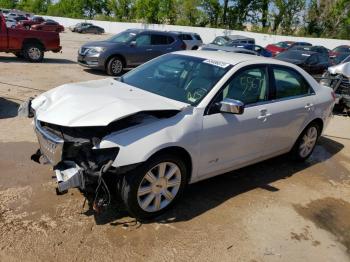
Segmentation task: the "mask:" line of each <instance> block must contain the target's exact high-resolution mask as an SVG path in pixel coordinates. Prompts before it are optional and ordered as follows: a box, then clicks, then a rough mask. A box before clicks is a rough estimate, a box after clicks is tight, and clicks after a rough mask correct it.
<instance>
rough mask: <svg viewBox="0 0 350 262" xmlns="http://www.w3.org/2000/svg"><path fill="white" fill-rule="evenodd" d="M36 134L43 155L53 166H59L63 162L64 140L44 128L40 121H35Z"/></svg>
mask: <svg viewBox="0 0 350 262" xmlns="http://www.w3.org/2000/svg"><path fill="white" fill-rule="evenodd" d="M35 133H36V135H37V137H38V142H39V145H40V151H41V153H42V154H43V155H44V156H45V157H46V159H47V160H48V161H49V162H50V163H51V164H52V165H54V166H55V165H57V164H58V163H59V162H60V161H61V160H62V152H63V144H64V141H63V139H62V138H61V137H59V136H57V135H56V134H54V133H52V132H49V131H48V130H47V129H45V128H43V127H42V126H41V124H40V122H39V121H38V120H35Z"/></svg>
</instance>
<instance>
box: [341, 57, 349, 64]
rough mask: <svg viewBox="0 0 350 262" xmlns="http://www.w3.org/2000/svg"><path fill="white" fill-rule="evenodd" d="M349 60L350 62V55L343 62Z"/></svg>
mask: <svg viewBox="0 0 350 262" xmlns="http://www.w3.org/2000/svg"><path fill="white" fill-rule="evenodd" d="M347 62H350V55H349V56H348V57H347V58H345V59H344V60H343V61H342V63H347Z"/></svg>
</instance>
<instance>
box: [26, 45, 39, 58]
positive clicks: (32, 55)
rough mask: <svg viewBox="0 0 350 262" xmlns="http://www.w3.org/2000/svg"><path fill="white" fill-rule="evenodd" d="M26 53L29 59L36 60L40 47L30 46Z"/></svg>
mask: <svg viewBox="0 0 350 262" xmlns="http://www.w3.org/2000/svg"><path fill="white" fill-rule="evenodd" d="M28 55H29V57H30V58H31V59H33V60H37V59H39V58H40V55H41V52H40V49H39V48H37V47H31V48H29V50H28Z"/></svg>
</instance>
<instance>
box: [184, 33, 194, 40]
mask: <svg viewBox="0 0 350 262" xmlns="http://www.w3.org/2000/svg"><path fill="white" fill-rule="evenodd" d="M182 40H192V36H190V35H187V34H184V35H182Z"/></svg>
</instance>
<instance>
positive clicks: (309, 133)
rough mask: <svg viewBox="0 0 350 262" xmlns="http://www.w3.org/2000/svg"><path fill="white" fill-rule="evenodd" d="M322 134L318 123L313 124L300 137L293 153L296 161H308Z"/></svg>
mask: <svg viewBox="0 0 350 262" xmlns="http://www.w3.org/2000/svg"><path fill="white" fill-rule="evenodd" d="M320 134H321V130H320V127H319V125H318V124H317V123H311V124H310V125H308V126H307V127H306V128H305V129H304V131H303V132H302V133H301V135H300V136H299V138H298V140H297V141H296V143H295V145H294V147H293V149H292V151H291V153H292V155H293V157H294V158H295V159H296V160H300V161H304V160H306V159H307V158H308V157H309V156H310V155H311V154H312V152H313V151H314V149H315V146H316V143H317V140H318V138H319V136H320Z"/></svg>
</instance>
